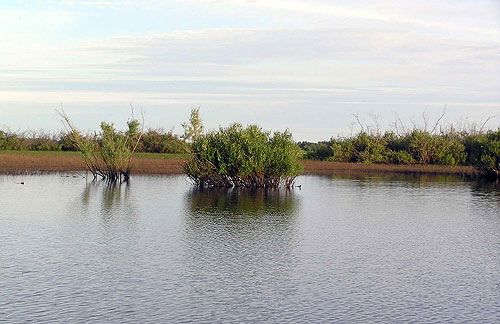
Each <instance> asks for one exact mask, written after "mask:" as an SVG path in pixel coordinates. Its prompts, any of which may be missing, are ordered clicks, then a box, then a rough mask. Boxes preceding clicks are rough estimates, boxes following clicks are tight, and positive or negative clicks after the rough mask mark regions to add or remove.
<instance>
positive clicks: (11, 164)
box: [0, 151, 184, 174]
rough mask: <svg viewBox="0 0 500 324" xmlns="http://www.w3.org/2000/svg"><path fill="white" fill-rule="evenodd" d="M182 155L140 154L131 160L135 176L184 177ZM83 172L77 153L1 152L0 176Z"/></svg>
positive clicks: (82, 163) (83, 165)
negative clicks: (179, 175) (178, 175)
mask: <svg viewBox="0 0 500 324" xmlns="http://www.w3.org/2000/svg"><path fill="white" fill-rule="evenodd" d="M183 161H184V160H183V159H182V155H173V156H170V155H166V154H141V155H138V156H137V157H136V158H135V159H134V160H133V161H132V169H133V171H134V173H136V174H181V173H182V165H181V163H182V162H183ZM40 171H41V172H81V171H86V166H85V163H84V162H83V160H82V158H81V157H80V154H79V153H76V152H1V151H0V173H23V172H40Z"/></svg>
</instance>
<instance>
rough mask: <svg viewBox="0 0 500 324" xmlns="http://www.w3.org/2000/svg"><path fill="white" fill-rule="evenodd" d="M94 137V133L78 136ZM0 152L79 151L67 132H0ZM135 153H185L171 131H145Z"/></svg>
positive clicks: (177, 137)
mask: <svg viewBox="0 0 500 324" xmlns="http://www.w3.org/2000/svg"><path fill="white" fill-rule="evenodd" d="M80 135H81V136H83V137H89V138H90V137H94V135H95V133H89V134H83V133H81V134H80ZM0 150H8V151H75V152H77V151H79V149H78V147H77V146H76V144H75V143H74V141H73V140H72V139H71V135H70V134H69V133H68V132H59V133H56V134H49V133H45V132H36V131H25V132H15V131H8V130H0ZM136 152H143V153H176V154H179V153H185V152H186V150H185V142H184V141H183V140H182V139H181V138H180V137H179V136H178V135H176V134H174V133H173V132H172V131H171V130H170V131H165V130H164V129H151V128H150V129H147V130H144V134H143V135H142V137H141V140H140V141H139V144H138V146H137V150H136Z"/></svg>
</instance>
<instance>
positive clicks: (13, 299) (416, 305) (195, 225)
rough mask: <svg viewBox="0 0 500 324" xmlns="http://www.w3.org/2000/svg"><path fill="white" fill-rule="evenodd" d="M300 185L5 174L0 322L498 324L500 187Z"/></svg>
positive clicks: (0, 187) (0, 213)
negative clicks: (201, 186)
mask: <svg viewBox="0 0 500 324" xmlns="http://www.w3.org/2000/svg"><path fill="white" fill-rule="evenodd" d="M20 181H24V182H25V185H20V184H16V183H19V182H20ZM298 183H300V184H302V189H301V190H299V189H295V190H293V191H292V192H287V191H285V190H281V191H279V190H278V191H269V192H265V191H259V190H257V191H245V190H229V191H228V190H204V191H199V190H195V189H194V188H193V187H192V186H191V185H189V184H188V183H186V180H185V179H184V177H182V176H175V177H139V176H134V177H133V179H132V180H131V182H130V184H129V185H121V186H114V187H113V186H107V185H106V184H105V183H102V182H99V183H86V181H85V179H83V178H73V177H61V175H42V176H0V206H1V209H0V322H2V323H25V322H37V323H83V322H85V323H190V322H192V323H238V322H245V323H326V322H328V323H336V322H338V323H378V322H380V323H402V322H405V323H442V322H448V323H453V322H455V323H464V322H476V323H479V322H481V323H495V322H496V323H498V322H500V208H499V207H500V190H499V189H498V187H495V185H494V184H481V183H478V182H467V181H462V180H460V179H455V178H436V177H420V178H408V177H401V178H380V177H372V178H362V177H361V178H358V179H355V178H329V177H319V176H303V177H301V178H299V180H298Z"/></svg>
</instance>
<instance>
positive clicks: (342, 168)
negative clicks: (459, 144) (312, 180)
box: [302, 160, 478, 177]
mask: <svg viewBox="0 0 500 324" xmlns="http://www.w3.org/2000/svg"><path fill="white" fill-rule="evenodd" d="M302 163H303V165H304V174H315V175H334V174H339V175H340V174H364V173H403V174H449V175H459V176H467V177H476V176H478V171H477V170H476V169H475V168H474V167H472V166H449V165H406V164H363V163H348V162H330V161H315V160H303V161H302Z"/></svg>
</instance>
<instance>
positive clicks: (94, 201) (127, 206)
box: [70, 181, 137, 225]
mask: <svg viewBox="0 0 500 324" xmlns="http://www.w3.org/2000/svg"><path fill="white" fill-rule="evenodd" d="M131 192H132V191H131V184H130V183H126V182H124V183H108V182H105V181H92V182H87V183H86V184H85V188H84V189H83V191H82V193H81V195H80V201H81V204H78V205H80V206H81V208H82V213H84V214H86V215H88V216H91V217H95V216H97V215H99V216H100V218H101V220H102V223H103V225H106V224H107V225H109V224H110V223H111V222H113V221H117V220H119V219H121V220H124V221H125V223H127V224H129V225H130V224H135V223H136V221H137V206H136V204H135V203H134V201H133V199H131ZM70 208H71V207H70Z"/></svg>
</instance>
